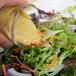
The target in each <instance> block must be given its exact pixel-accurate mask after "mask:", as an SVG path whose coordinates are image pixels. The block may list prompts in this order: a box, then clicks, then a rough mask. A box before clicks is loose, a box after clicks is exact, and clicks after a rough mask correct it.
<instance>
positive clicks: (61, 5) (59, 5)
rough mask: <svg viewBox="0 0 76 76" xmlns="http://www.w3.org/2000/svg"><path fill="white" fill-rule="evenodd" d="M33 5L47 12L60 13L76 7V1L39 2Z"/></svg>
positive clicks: (38, 0) (53, 0)
mask: <svg viewBox="0 0 76 76" xmlns="http://www.w3.org/2000/svg"><path fill="white" fill-rule="evenodd" d="M33 4H34V5H36V6H37V7H38V8H40V9H42V10H45V11H52V10H55V11H60V10H63V9H65V8H66V7H67V6H69V5H70V6H73V5H75V4H76V0H37V1H36V2H34V3H33Z"/></svg>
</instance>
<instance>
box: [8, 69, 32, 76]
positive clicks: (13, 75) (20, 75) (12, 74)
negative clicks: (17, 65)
mask: <svg viewBox="0 0 76 76" xmlns="http://www.w3.org/2000/svg"><path fill="white" fill-rule="evenodd" d="M7 75H8V76H32V75H31V74H26V73H19V72H17V71H15V70H14V68H10V69H8V71H7Z"/></svg>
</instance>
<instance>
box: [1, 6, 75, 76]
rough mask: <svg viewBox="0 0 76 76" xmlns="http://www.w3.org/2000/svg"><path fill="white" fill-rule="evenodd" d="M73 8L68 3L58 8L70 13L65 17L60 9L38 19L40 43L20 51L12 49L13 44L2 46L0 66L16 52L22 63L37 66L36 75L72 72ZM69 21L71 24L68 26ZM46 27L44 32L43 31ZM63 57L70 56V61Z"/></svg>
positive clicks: (6, 62)
mask: <svg viewBox="0 0 76 76" xmlns="http://www.w3.org/2000/svg"><path fill="white" fill-rule="evenodd" d="M75 10H76V5H74V7H72V6H69V7H68V8H67V9H65V10H64V11H62V12H63V13H66V12H68V13H70V15H71V17H65V16H63V15H62V13H59V12H58V13H55V14H54V16H52V18H51V19H49V20H48V21H46V22H41V26H40V27H39V30H40V31H41V32H42V38H43V39H45V40H46V42H44V43H42V44H41V45H38V46H36V47H34V48H32V47H31V46H28V47H26V48H23V49H22V50H21V51H18V50H15V51H12V49H15V48H17V46H13V47H12V48H9V49H6V48H5V51H4V52H1V53H0V66H1V65H2V64H9V63H11V62H12V61H13V60H15V59H14V58H12V57H11V55H12V54H13V55H16V56H18V58H19V59H20V60H21V62H22V63H23V64H25V65H27V66H28V67H30V68H31V69H34V70H36V71H37V70H38V71H39V72H38V73H37V76H55V75H56V76H75V73H76V32H75V30H76V29H74V30H73V25H76V19H75V18H74V14H73V11H75ZM48 22H49V24H48ZM45 24H46V25H45ZM69 25H72V26H71V27H70V26H69ZM74 27H75V26H74ZM46 31H47V32H48V34H47V33H43V32H46ZM53 34H55V37H54V38H53V39H52V41H51V42H49V41H50V38H51V37H52V35H53ZM56 52H57V57H56V60H55V63H53V66H52V67H51V68H50V69H48V67H49V65H50V64H51V63H52V62H53V60H54V57H55V53H56ZM67 58H68V59H70V61H69V62H70V63H68V62H67V63H66V59H67ZM67 61H68V60H67ZM66 65H68V66H66ZM62 70H64V73H63V74H61V71H62Z"/></svg>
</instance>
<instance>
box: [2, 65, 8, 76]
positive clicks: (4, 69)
mask: <svg viewBox="0 0 76 76" xmlns="http://www.w3.org/2000/svg"><path fill="white" fill-rule="evenodd" d="M2 69H3V72H4V76H7V72H6V68H5V65H4V64H2Z"/></svg>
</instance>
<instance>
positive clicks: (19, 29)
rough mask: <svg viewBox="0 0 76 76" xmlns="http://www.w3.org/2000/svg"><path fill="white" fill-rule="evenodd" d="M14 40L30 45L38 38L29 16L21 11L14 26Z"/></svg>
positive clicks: (36, 30)
mask: <svg viewBox="0 0 76 76" xmlns="http://www.w3.org/2000/svg"><path fill="white" fill-rule="evenodd" d="M15 36H16V41H18V42H19V43H21V44H23V45H30V44H31V43H33V42H37V41H39V40H40V36H39V34H38V29H37V28H36V26H35V25H34V23H33V22H32V21H31V18H30V17H29V16H28V15H27V14H26V13H25V12H24V11H23V12H22V13H21V14H20V16H19V18H18V20H17V23H16V28H15Z"/></svg>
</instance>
